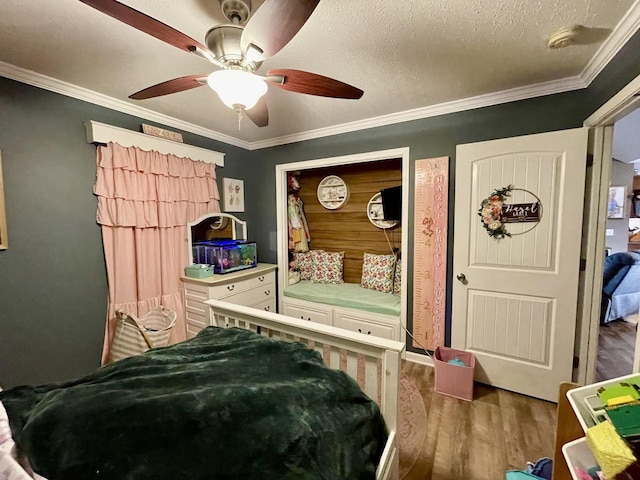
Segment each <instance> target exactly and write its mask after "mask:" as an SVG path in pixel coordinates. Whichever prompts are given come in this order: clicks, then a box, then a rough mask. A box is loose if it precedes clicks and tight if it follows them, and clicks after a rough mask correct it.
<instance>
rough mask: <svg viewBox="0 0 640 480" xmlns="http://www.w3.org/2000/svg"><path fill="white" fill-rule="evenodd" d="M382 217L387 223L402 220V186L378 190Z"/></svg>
mask: <svg viewBox="0 0 640 480" xmlns="http://www.w3.org/2000/svg"><path fill="white" fill-rule="evenodd" d="M380 197H381V200H382V216H383V218H384V219H385V220H387V221H398V222H399V221H400V220H401V218H402V185H398V186H397V187H390V188H384V189H382V190H380Z"/></svg>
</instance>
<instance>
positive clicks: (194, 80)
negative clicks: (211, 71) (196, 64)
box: [129, 75, 207, 100]
mask: <svg viewBox="0 0 640 480" xmlns="http://www.w3.org/2000/svg"><path fill="white" fill-rule="evenodd" d="M206 83H207V76H206V75H187V76H186V77H180V78H174V79H173V80H167V81H166V82H162V83H158V84H157V85H154V86H152V87H148V88H145V89H144V90H140V91H139V92H136V93H134V94H133V95H129V98H131V99H133V100H144V99H145V98H153V97H160V96H162V95H168V94H170V93H177V92H184V91H185V90H191V89H192V88H197V87H201V86H202V85H205V84H206Z"/></svg>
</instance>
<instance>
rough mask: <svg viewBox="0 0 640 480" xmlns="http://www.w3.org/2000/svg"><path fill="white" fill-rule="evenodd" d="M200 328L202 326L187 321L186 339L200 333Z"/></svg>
mask: <svg viewBox="0 0 640 480" xmlns="http://www.w3.org/2000/svg"><path fill="white" fill-rule="evenodd" d="M200 330H202V328H200V327H198V326H195V325H191V324H189V323H187V340H189V339H190V338H193V337H195V336H196V335H198V333H200Z"/></svg>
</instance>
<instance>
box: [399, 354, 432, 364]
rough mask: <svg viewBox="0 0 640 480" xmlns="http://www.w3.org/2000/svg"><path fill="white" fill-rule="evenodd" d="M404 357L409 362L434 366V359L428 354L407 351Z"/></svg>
mask: <svg viewBox="0 0 640 480" xmlns="http://www.w3.org/2000/svg"><path fill="white" fill-rule="evenodd" d="M404 359H405V360H407V361H408V362H413V363H419V364H420V365H426V366H428V367H433V359H432V358H431V357H428V356H427V355H423V354H421V353H414V352H407V351H405V353H404Z"/></svg>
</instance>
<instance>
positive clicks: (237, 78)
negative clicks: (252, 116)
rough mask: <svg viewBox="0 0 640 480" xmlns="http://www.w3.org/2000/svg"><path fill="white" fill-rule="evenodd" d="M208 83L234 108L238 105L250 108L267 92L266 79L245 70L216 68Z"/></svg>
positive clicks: (226, 103) (221, 98)
mask: <svg viewBox="0 0 640 480" xmlns="http://www.w3.org/2000/svg"><path fill="white" fill-rule="evenodd" d="M207 83H208V84H209V86H210V87H211V89H212V90H213V91H214V92H216V93H217V94H218V96H219V97H220V100H222V103H224V104H225V105H226V106H227V107H229V108H231V109H233V110H236V109H237V108H238V106H241V107H243V108H244V109H245V110H249V109H250V108H253V107H254V106H255V104H256V103H258V100H260V97H262V96H263V95H264V94H265V93H267V84H266V83H265V82H264V80H262V79H261V78H260V77H258V76H257V75H254V74H252V73H249V72H246V71H244V70H234V69H227V70H216V71H215V72H213V73H212V74H211V75H209V77H207Z"/></svg>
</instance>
